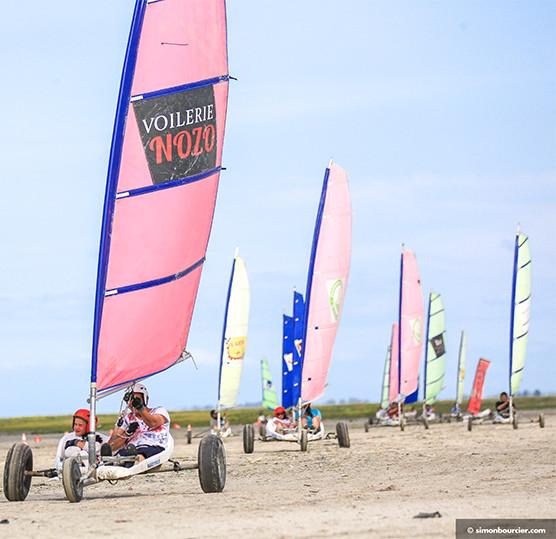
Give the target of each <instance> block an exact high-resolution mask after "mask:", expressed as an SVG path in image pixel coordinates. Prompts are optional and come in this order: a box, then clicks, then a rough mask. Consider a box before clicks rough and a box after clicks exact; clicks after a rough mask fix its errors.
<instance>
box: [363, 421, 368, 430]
mask: <svg viewBox="0 0 556 539" xmlns="http://www.w3.org/2000/svg"><path fill="white" fill-rule="evenodd" d="M363 428H364V429H365V432H369V424H368V423H367V422H365V425H363Z"/></svg>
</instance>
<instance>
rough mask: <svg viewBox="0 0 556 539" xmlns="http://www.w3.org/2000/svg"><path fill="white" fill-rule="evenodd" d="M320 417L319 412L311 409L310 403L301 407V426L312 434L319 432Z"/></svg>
mask: <svg viewBox="0 0 556 539" xmlns="http://www.w3.org/2000/svg"><path fill="white" fill-rule="evenodd" d="M321 420H322V416H321V413H320V410H317V409H316V408H311V403H310V402H308V403H306V404H304V405H303V406H302V407H301V425H302V426H303V427H306V428H308V429H309V430H312V431H314V432H318V431H319V430H320V424H321Z"/></svg>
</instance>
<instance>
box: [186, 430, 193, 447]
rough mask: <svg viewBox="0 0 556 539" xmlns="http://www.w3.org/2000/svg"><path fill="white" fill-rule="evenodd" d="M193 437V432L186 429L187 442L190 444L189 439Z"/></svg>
mask: <svg viewBox="0 0 556 539" xmlns="http://www.w3.org/2000/svg"><path fill="white" fill-rule="evenodd" d="M192 438H193V433H192V432H191V431H190V430H188V431H187V434H186V435H185V439H186V440H187V443H188V444H190V443H191V439H192Z"/></svg>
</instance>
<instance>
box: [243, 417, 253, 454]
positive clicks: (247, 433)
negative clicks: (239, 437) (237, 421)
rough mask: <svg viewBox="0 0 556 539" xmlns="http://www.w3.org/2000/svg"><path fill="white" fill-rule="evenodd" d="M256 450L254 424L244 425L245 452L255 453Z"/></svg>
mask: <svg viewBox="0 0 556 539" xmlns="http://www.w3.org/2000/svg"><path fill="white" fill-rule="evenodd" d="M254 450H255V429H254V428H253V425H251V424H249V425H243V452H244V453H253V451H254Z"/></svg>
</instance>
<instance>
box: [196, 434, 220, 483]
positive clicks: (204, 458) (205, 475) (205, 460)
mask: <svg viewBox="0 0 556 539" xmlns="http://www.w3.org/2000/svg"><path fill="white" fill-rule="evenodd" d="M197 464H198V466H199V483H201V488H202V489H203V492H222V491H223V490H224V485H226V452H225V450H224V442H222V440H221V439H220V438H219V437H218V436H205V437H204V438H202V439H201V443H200V444H199V451H198V453H197Z"/></svg>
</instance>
